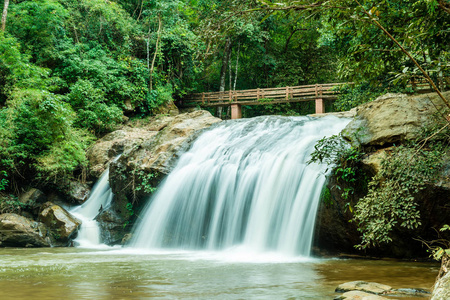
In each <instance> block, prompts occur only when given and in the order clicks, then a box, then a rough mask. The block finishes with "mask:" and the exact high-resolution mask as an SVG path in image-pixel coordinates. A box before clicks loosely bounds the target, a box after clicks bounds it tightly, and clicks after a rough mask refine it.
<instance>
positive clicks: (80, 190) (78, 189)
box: [66, 181, 91, 204]
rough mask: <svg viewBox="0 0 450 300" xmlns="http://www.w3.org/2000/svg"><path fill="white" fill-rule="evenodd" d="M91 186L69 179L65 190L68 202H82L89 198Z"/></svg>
mask: <svg viewBox="0 0 450 300" xmlns="http://www.w3.org/2000/svg"><path fill="white" fill-rule="evenodd" d="M90 193H91V188H90V187H89V185H87V184H86V183H81V182H79V181H71V182H70V183H69V188H68V191H67V192H66V195H67V197H68V198H69V200H70V202H72V203H75V204H83V203H84V202H86V200H87V199H88V198H89V194H90Z"/></svg>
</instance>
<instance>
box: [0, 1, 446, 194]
mask: <svg viewBox="0 0 450 300" xmlns="http://www.w3.org/2000/svg"><path fill="white" fill-rule="evenodd" d="M1 21H2V22H1V31H0V193H1V194H4V195H11V198H8V199H14V195H17V194H18V193H19V188H20V186H21V185H23V184H24V183H26V184H29V183H31V184H33V185H35V186H45V187H54V188H59V189H62V188H64V184H65V182H68V181H69V180H71V179H73V178H84V177H85V176H86V169H87V167H88V162H87V159H86V156H85V152H86V149H87V148H88V147H89V146H90V145H92V143H94V142H95V141H96V140H97V139H98V138H100V137H102V136H103V135H105V134H106V133H108V132H111V131H113V130H114V129H115V128H117V126H119V125H120V124H122V123H124V122H125V121H126V120H128V119H135V118H146V117H148V116H153V115H154V114H155V113H156V111H157V108H158V107H160V106H162V105H164V104H166V103H170V102H172V101H174V100H177V99H180V98H182V97H183V96H185V95H187V94H189V93H194V92H204V91H224V90H229V89H232V90H239V89H250V88H265V87H282V86H295V85H304V84H316V83H332V82H352V83H353V84H352V85H351V86H345V87H344V88H343V89H342V90H341V96H340V98H339V99H338V100H337V101H336V102H335V103H334V107H333V110H334V111H345V110H349V109H351V108H353V107H356V106H357V105H359V104H361V103H364V102H367V101H371V100H373V99H375V98H376V97H377V96H379V95H381V94H384V93H386V92H406V93H414V92H415V86H416V84H418V83H427V84H430V88H431V87H432V88H435V89H439V90H446V89H449V87H450V43H449V40H450V30H449V28H450V3H449V2H448V1H446V0H419V1H412V0H409V1H398V0H382V1H360V2H358V1H356V0H355V1H349V0H329V1H321V0H319V1H309V0H301V1H291V0H285V1H281V0H280V1H277V2H275V1H269V0H245V1H238V0H150V1H147V0H129V1H122V0H116V1H114V0H80V1H78V0H77V1H75V0H34V1H21V0H11V1H9V0H5V1H3V11H2V20H1ZM431 82H432V84H431ZM431 85H434V86H431ZM311 109H312V108H311V107H309V106H308V104H306V103H295V104H285V105H278V106H275V105H263V106H253V107H248V108H247V109H246V116H247V117H251V116H257V115H263V114H283V115H299V114H306V113H309V112H311ZM213 113H215V114H217V113H219V114H220V113H223V114H224V115H223V116H222V117H224V118H225V117H226V112H225V111H224V112H216V111H213ZM447 132H448V131H447ZM442 133H443V132H441V136H442ZM444 133H445V132H444ZM445 139H448V137H447V136H446V137H445ZM11 201H13V200H11Z"/></svg>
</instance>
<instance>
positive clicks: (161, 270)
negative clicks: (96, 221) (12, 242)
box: [0, 248, 439, 300]
mask: <svg viewBox="0 0 450 300" xmlns="http://www.w3.org/2000/svg"><path fill="white" fill-rule="evenodd" d="M438 269H439V265H438V264H436V263H412V262H401V261H394V260H376V261H368V260H337V259H328V260H320V259H311V258H295V257H294V258H292V257H291V258H289V257H282V256H279V255H277V254H274V255H272V254H270V253H265V254H261V255H258V254H248V253H247V254H246V252H240V251H238V250H235V251H231V252H182V251H179V252H172V253H169V252H159V253H150V252H147V253H146V252H142V251H140V250H129V249H118V250H107V251H97V250H95V251H92V250H86V249H77V248H44V249H42V248H41V249H7V248H6V249H0V299H16V300H20V299H42V300H45V299H150V298H160V299H332V298H333V297H334V296H335V295H336V294H335V293H334V289H335V288H336V286H337V285H339V284H340V283H343V282H347V281H354V280H365V281H376V282H380V283H384V284H389V285H391V286H393V287H394V288H425V289H430V288H431V286H432V285H433V282H434V279H435V277H436V275H437V272H438ZM402 299H407V298H402ZM408 299H413V298H408ZM422 299H423V298H422Z"/></svg>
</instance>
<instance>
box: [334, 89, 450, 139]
mask: <svg viewBox="0 0 450 300" xmlns="http://www.w3.org/2000/svg"><path fill="white" fill-rule="evenodd" d="M444 96H445V97H446V98H450V92H446V93H444ZM442 107H444V103H443V101H442V99H441V98H439V96H438V95H437V94H436V93H432V94H425V95H419V96H408V95H405V94H386V95H383V96H381V97H379V98H377V99H376V100H374V101H372V102H368V103H366V104H363V105H361V106H359V107H358V108H357V109H356V117H355V119H354V120H353V121H352V122H350V124H349V125H348V126H347V128H346V129H344V131H343V136H344V137H345V138H347V139H348V140H350V141H351V142H352V144H357V145H362V146H378V147H379V146H384V145H391V144H393V143H397V142H402V141H406V140H413V139H415V138H417V137H418V136H419V134H420V131H421V129H422V128H423V127H424V126H425V125H426V124H428V123H429V121H430V119H431V118H432V117H433V115H435V114H436V113H437V112H438V110H437V109H439V108H442Z"/></svg>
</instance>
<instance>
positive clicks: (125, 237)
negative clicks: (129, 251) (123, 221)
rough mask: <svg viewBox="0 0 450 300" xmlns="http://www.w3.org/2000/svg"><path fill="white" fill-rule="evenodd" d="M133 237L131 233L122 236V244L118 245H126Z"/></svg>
mask: <svg viewBox="0 0 450 300" xmlns="http://www.w3.org/2000/svg"><path fill="white" fill-rule="evenodd" d="M132 237H133V235H132V234H131V233H127V234H125V235H124V236H123V239H122V242H121V243H120V244H121V245H126V244H128V243H129V242H130V241H131V238H132Z"/></svg>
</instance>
